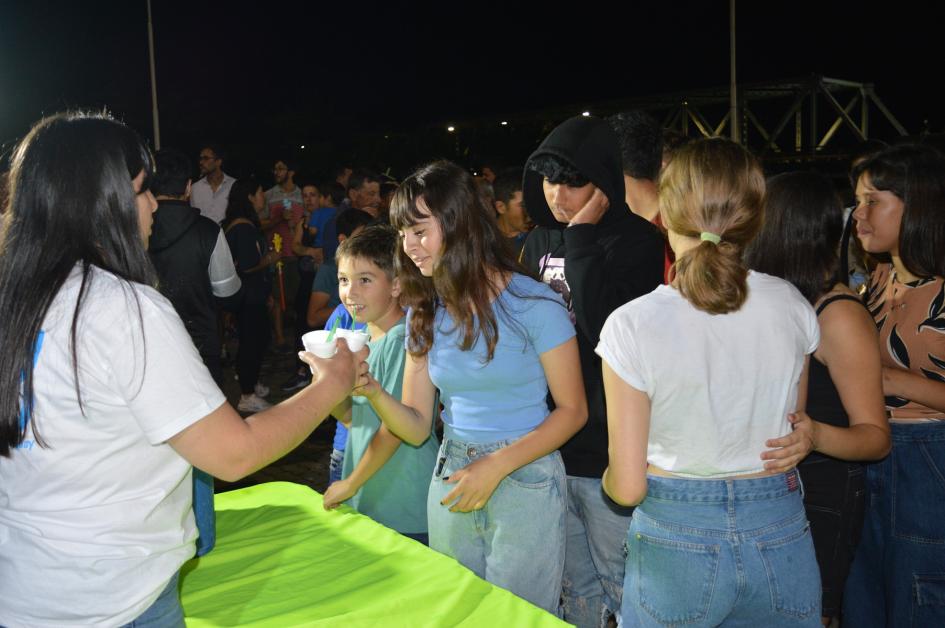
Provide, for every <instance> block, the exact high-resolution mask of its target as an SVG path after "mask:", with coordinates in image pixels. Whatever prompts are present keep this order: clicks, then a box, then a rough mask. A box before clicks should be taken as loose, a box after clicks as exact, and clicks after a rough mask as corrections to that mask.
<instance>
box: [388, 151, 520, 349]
mask: <svg viewBox="0 0 945 628" xmlns="http://www.w3.org/2000/svg"><path fill="white" fill-rule="evenodd" d="M421 198H422V199H423V204H424V206H425V207H427V208H429V210H430V215H432V217H433V219H434V220H436V221H437V223H438V224H439V226H440V231H441V232H442V234H443V252H442V256H441V257H440V260H439V262H438V263H437V264H436V266H435V267H434V269H433V276H432V277H424V276H423V275H422V274H421V273H420V270H419V269H418V268H417V267H416V265H415V264H414V263H413V262H412V261H411V260H410V258H409V257H408V256H407V254H406V253H405V252H404V250H403V247H399V248H398V252H397V257H396V260H395V268H396V270H397V275H398V276H399V277H400V286H401V299H402V301H403V304H404V305H406V306H408V307H410V308H412V312H411V316H410V330H409V331H410V340H409V341H408V350H409V351H410V354H411V355H414V356H423V355H426V354H427V352H429V351H430V347H431V346H432V345H433V324H434V318H435V316H436V308H437V307H438V306H440V305H442V306H444V307H446V309H447V311H448V312H449V314H450V316H452V317H453V319H454V320H455V321H456V325H457V328H458V329H460V330H461V333H462V341H461V342H460V345H459V346H460V348H461V349H462V350H464V351H468V350H469V349H471V348H472V347H473V345H474V344H475V343H476V340H477V339H478V337H479V336H480V335H481V336H482V337H483V339H484V340H485V343H486V355H487V357H486V360H487V361H488V360H491V359H492V357H493V355H494V354H495V346H496V342H497V341H498V339H499V328H498V323H497V321H496V316H495V313H494V312H493V309H492V299H493V298H494V297H495V288H496V287H495V286H494V284H493V281H494V278H495V276H496V275H497V274H498V275H500V276H502V275H506V274H508V273H511V272H516V273H522V274H525V270H524V269H523V268H522V267H521V266H520V265H519V264H518V262H516V261H515V257H514V256H513V254H512V252H511V249H510V248H509V246H508V244H507V243H506V241H505V239H504V238H503V237H502V233H501V232H500V231H499V228H498V226H497V225H496V222H495V215H494V214H493V212H492V210H491V208H489V207H487V206H486V205H485V203H484V202H483V200H482V196H481V195H480V194H479V191H478V189H477V187H476V182H475V180H474V179H473V178H472V176H471V175H470V174H469V173H468V172H466V170H464V169H463V168H461V167H459V166H457V165H456V164H454V163H451V162H449V161H435V162H433V163H430V164H428V165H426V166H423V167H422V168H420V169H419V170H417V171H416V172H414V173H413V174H412V175H410V176H409V177H408V178H407V179H406V180H405V181H404V182H403V184H402V185H401V186H400V187H399V188H398V189H397V191H396V192H395V193H394V198H393V199H392V200H391V205H390V222H391V225H393V226H394V227H395V228H396V229H398V230H401V231H402V230H404V229H407V228H409V227H411V226H413V225H415V224H417V223H418V222H420V221H421V220H423V219H424V218H426V217H427V215H426V213H425V212H424V211H423V210H422V209H421V208H419V207H418V206H417V202H418V201H419V200H420V199H421ZM477 315H478V316H477Z"/></svg>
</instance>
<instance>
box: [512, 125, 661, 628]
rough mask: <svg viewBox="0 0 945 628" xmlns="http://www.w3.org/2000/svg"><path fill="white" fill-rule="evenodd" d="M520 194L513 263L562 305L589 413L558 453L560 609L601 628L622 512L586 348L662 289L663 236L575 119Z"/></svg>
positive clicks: (594, 362) (599, 138)
mask: <svg viewBox="0 0 945 628" xmlns="http://www.w3.org/2000/svg"><path fill="white" fill-rule="evenodd" d="M522 187H523V196H524V200H525V207H526V208H527V209H528V213H529V215H530V216H531V217H532V220H533V221H534V222H535V223H536V225H537V227H536V228H535V229H534V230H532V232H531V233H530V234H529V236H528V239H527V240H526V242H525V248H524V250H523V252H522V262H523V263H524V265H525V267H526V268H527V269H528V270H530V271H532V272H534V273H537V275H538V276H539V278H540V279H541V280H542V281H544V282H545V283H548V284H549V285H550V286H551V287H552V288H554V289H555V290H556V291H557V292H558V293H560V294H561V295H562V296H563V297H564V300H565V302H566V303H567V304H568V309H569V310H570V313H571V317H572V320H573V321H574V323H575V327H576V328H577V339H578V348H579V351H580V359H581V372H582V374H583V376H584V385H585V389H586V392H587V405H588V412H589V414H588V421H587V425H586V426H585V427H584V428H583V429H582V430H581V431H579V432H578V433H577V434H576V435H575V436H574V437H573V438H571V440H569V441H568V442H567V443H566V444H565V445H564V446H563V447H562V448H561V454H562V456H563V457H564V463H565V469H566V471H567V475H568V502H569V503H568V540H567V553H566V556H565V568H564V581H563V595H562V599H563V609H562V611H563V616H564V619H565V620H566V621H568V622H571V623H574V624H577V625H578V626H581V627H582V628H583V627H584V626H588V627H591V626H601V625H604V624H605V622H606V620H607V617H608V616H609V615H610V614H613V613H618V612H619V610H620V600H621V597H622V595H621V593H622V587H623V574H624V557H623V543H624V541H625V540H626V534H627V529H628V527H629V525H630V514H631V510H630V509H627V508H622V507H620V506H617V505H616V504H615V503H614V502H612V501H611V500H610V499H609V498H608V497H607V496H606V495H604V493H603V491H602V490H601V484H600V480H601V476H602V474H603V472H604V469H605V468H606V467H607V412H606V404H605V402H604V388H603V382H602V375H601V360H600V357H599V356H597V355H596V354H595V353H594V347H595V346H596V345H597V343H598V340H599V336H600V330H601V328H602V327H603V325H604V321H605V320H606V319H607V317H608V316H609V315H610V313H611V312H613V311H614V310H615V309H617V308H618V307H619V306H621V305H623V304H624V303H626V302H628V301H631V300H633V299H635V298H637V297H639V296H641V295H644V294H647V293H649V292H650V291H652V290H654V289H655V288H656V287H657V286H659V285H660V283H662V280H663V238H662V235H661V234H660V232H659V230H658V229H657V227H655V226H654V225H653V224H651V223H650V222H648V221H647V220H645V219H644V218H641V217H640V216H637V215H636V214H634V213H632V212H631V211H630V208H629V207H627V204H626V202H625V200H624V179H623V167H622V164H621V156H620V149H619V146H618V144H617V138H616V136H615V134H614V132H613V130H612V129H611V128H610V127H609V126H608V124H607V123H606V122H604V121H603V120H599V119H595V118H590V117H575V118H571V119H570V120H567V121H565V122H563V123H562V124H561V125H559V126H558V127H557V128H555V129H554V130H553V131H552V132H551V133H550V134H549V135H548V137H547V138H545V140H544V141H543V142H542V143H541V145H540V146H539V147H538V149H537V150H536V151H535V152H534V153H532V155H531V156H530V157H529V158H528V161H527V162H526V165H525V177H524V181H523V185H522Z"/></svg>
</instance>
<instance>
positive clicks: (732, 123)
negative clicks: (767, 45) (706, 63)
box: [728, 0, 740, 143]
mask: <svg viewBox="0 0 945 628" xmlns="http://www.w3.org/2000/svg"><path fill="white" fill-rule="evenodd" d="M728 21H729V70H730V72H731V85H730V86H729V92H730V95H729V97H730V99H731V102H730V103H729V111H728V113H729V115H728V122H729V127H730V128H731V130H732V132H731V135H732V141H733V142H739V143H740V139H739V128H738V126H739V120H738V95H737V92H736V86H735V0H729V2H728Z"/></svg>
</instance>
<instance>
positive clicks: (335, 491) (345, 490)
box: [322, 479, 358, 510]
mask: <svg viewBox="0 0 945 628" xmlns="http://www.w3.org/2000/svg"><path fill="white" fill-rule="evenodd" d="M357 492H358V491H357V489H355V488H354V487H353V486H351V482H350V481H348V480H347V479H345V480H338V481H337V482H332V484H331V486H329V487H328V489H327V490H325V496H324V497H322V506H323V507H324V508H325V510H334V509H335V508H337V507H338V506H340V505H341V503H342V502H344V501H346V500H348V499H351V497H352V496H353V495H354V494H355V493H357Z"/></svg>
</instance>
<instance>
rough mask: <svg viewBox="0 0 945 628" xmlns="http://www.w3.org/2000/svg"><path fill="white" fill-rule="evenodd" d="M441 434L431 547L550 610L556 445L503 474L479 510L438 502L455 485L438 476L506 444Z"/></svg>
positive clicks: (556, 594) (554, 605) (554, 580)
mask: <svg viewBox="0 0 945 628" xmlns="http://www.w3.org/2000/svg"><path fill="white" fill-rule="evenodd" d="M512 442H513V441H508V440H505V441H497V442H494V443H488V444H482V443H465V442H460V441H456V440H451V439H444V441H443V443H442V444H441V445H440V452H439V456H438V462H437V468H436V469H435V470H434V475H433V480H432V482H431V484H430V492H429V495H428V498H427V519H428V522H429V534H430V547H431V548H433V549H435V550H436V551H438V552H440V553H442V554H446V555H447V556H451V557H453V558H455V559H456V560H458V561H459V562H460V563H462V564H463V566H465V567H467V568H469V569H470V570H471V571H473V572H474V573H475V574H476V575H477V576H479V577H480V578H484V579H486V580H488V581H489V582H491V583H492V584H494V585H496V586H499V587H502V588H503V589H507V590H509V591H511V592H512V593H514V594H515V595H517V596H519V597H521V598H524V599H525V600H528V601H529V602H531V603H532V604H534V605H536V606H538V607H541V608H543V609H545V610H546V611H548V612H550V613H553V614H557V613H558V612H559V601H560V597H561V574H562V571H563V569H564V544H565V525H566V524H565V521H566V518H565V504H566V494H567V484H566V482H565V476H564V463H563V462H562V461H561V455H560V454H559V453H558V452H557V451H555V452H552V453H550V454H548V455H546V456H543V457H541V458H539V459H538V460H535V461H534V462H532V463H529V464H527V465H525V466H523V467H521V468H519V469H517V470H515V471H513V472H512V473H511V474H509V475H508V476H506V477H505V478H504V479H503V480H502V481H501V482H500V483H499V485H498V487H496V489H495V492H494V493H493V494H492V497H491V498H490V499H489V501H488V502H486V505H485V506H484V507H483V508H482V509H481V510H476V511H473V512H466V513H463V512H450V511H449V507H448V506H442V505H441V504H440V501H441V500H442V499H443V498H444V497H445V496H446V495H447V494H448V493H449V492H450V491H452V490H453V488H454V487H455V486H456V485H455V484H448V483H446V482H445V481H444V480H445V479H446V478H448V477H449V476H451V475H452V474H453V473H455V472H457V471H459V470H460V469H462V468H463V467H465V466H467V465H469V464H470V463H471V462H473V461H475V460H478V459H479V458H482V457H483V456H487V455H489V454H490V453H492V452H494V451H498V450H499V449H502V448H503V447H505V446H507V445H509V444H511V443H512Z"/></svg>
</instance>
